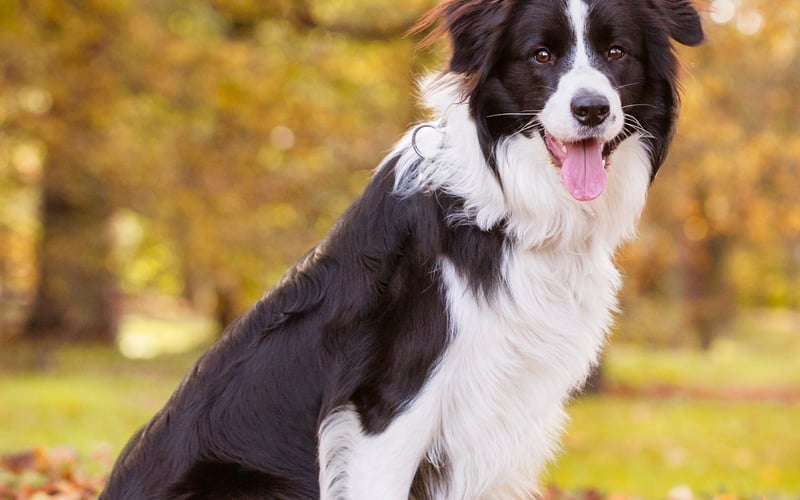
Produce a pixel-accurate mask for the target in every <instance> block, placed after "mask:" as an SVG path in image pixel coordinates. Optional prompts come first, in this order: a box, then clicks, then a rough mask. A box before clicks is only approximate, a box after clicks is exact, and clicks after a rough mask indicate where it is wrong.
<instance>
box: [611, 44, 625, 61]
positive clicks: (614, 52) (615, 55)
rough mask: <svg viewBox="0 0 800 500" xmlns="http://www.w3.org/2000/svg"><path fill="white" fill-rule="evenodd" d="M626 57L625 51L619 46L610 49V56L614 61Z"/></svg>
mask: <svg viewBox="0 0 800 500" xmlns="http://www.w3.org/2000/svg"><path fill="white" fill-rule="evenodd" d="M623 57H625V51H624V50H622V49H621V48H619V47H611V48H610V49H608V58H609V59H610V60H612V61H619V60H620V59H622V58H623Z"/></svg>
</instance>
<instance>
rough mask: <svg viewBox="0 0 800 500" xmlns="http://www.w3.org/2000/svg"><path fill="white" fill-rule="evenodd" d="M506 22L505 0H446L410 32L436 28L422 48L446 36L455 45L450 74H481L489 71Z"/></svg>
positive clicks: (423, 42) (424, 41)
mask: <svg viewBox="0 0 800 500" xmlns="http://www.w3.org/2000/svg"><path fill="white" fill-rule="evenodd" d="M505 20H506V2H505V0H447V1H445V2H444V3H442V4H440V5H439V6H437V7H435V8H434V9H432V10H431V11H430V12H428V14H426V15H425V16H424V17H423V18H422V19H420V21H419V22H418V23H417V24H416V25H414V27H413V28H411V30H410V33H419V32H421V31H424V30H426V29H428V28H429V27H431V26H436V28H435V29H434V30H433V31H432V32H431V33H430V34H429V35H428V36H427V37H425V39H424V40H423V41H422V44H421V45H422V46H427V45H430V44H431V43H433V41H435V40H436V39H438V38H440V37H441V36H443V35H444V34H445V33H446V34H448V35H449V38H450V41H451V43H452V46H453V47H452V48H453V55H452V57H451V58H450V66H449V69H450V71H452V72H455V73H463V74H465V75H475V74H478V75H481V74H484V73H486V72H487V71H488V69H489V66H490V64H491V61H492V57H493V56H494V53H495V49H496V44H497V40H498V39H499V35H500V33H501V32H502V28H503V24H504V23H505Z"/></svg>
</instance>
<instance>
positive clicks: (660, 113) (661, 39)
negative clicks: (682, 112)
mask: <svg viewBox="0 0 800 500" xmlns="http://www.w3.org/2000/svg"><path fill="white" fill-rule="evenodd" d="M437 16H439V17H440V18H442V19H443V21H444V22H443V28H444V29H446V30H447V31H448V32H449V34H450V38H451V40H452V42H453V57H452V59H451V61H450V70H451V71H453V72H457V73H462V74H465V75H467V76H468V79H467V81H468V82H469V88H468V89H466V90H467V92H468V94H469V99H470V104H471V108H472V113H473V118H474V119H475V122H476V123H477V125H478V130H479V137H480V140H481V144H482V147H483V150H484V154H485V155H486V156H487V159H489V163H490V165H492V159H493V152H494V148H495V147H496V145H497V144H498V143H499V142H501V141H502V140H503V139H504V138H507V137H510V136H513V135H515V134H520V133H522V134H525V135H526V136H528V137H530V138H531V139H532V140H542V141H544V143H545V144H546V146H547V150H548V151H549V153H550V156H551V160H552V164H553V165H554V166H555V167H556V168H559V169H560V170H561V177H562V179H563V181H564V185H565V186H566V188H567V190H568V191H569V192H570V194H571V195H572V196H573V197H574V198H576V199H578V200H581V201H586V200H592V199H594V198H596V197H598V196H599V195H600V194H601V193H602V192H603V190H604V188H605V184H606V168H608V167H609V165H608V162H609V161H610V156H611V155H612V153H613V151H614V149H615V148H616V146H617V145H618V144H619V143H620V142H621V141H622V140H624V139H625V138H626V137H628V136H630V135H632V134H633V133H635V132H639V133H640V134H641V136H643V137H644V139H643V140H644V141H646V147H647V148H648V150H649V152H650V156H651V164H652V172H651V173H652V175H655V172H656V170H657V169H658V167H659V166H660V164H661V162H662V161H663V158H664V155H665V151H666V147H667V145H668V143H669V140H670V137H671V134H672V130H673V127H674V120H675V114H676V107H677V91H676V66H677V64H676V61H675V57H674V55H673V54H672V49H671V46H670V38H673V39H675V40H677V41H678V42H681V43H684V44H687V45H696V44H698V43H700V42H701V41H702V39H703V31H702V27H701V24H700V19H699V16H698V15H697V12H696V11H695V10H694V8H693V7H692V6H691V4H690V3H689V1H688V0H452V1H450V2H447V3H445V4H443V5H442V6H440V8H439V9H438V12H437Z"/></svg>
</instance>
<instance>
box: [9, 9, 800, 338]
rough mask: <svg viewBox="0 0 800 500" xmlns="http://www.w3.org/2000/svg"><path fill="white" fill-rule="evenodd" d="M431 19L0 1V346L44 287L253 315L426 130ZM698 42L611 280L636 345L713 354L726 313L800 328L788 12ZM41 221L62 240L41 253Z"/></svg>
mask: <svg viewBox="0 0 800 500" xmlns="http://www.w3.org/2000/svg"><path fill="white" fill-rule="evenodd" d="M433 3H434V1H433V0H411V1H407V2H401V3H397V2H389V1H388V0H372V1H370V2H364V1H358V0H268V1H255V0H139V1H135V2H134V1H130V0H93V1H87V2H72V1H61V0H31V1H25V2H23V1H20V0H5V1H2V2H0V250H1V251H0V309H2V311H3V313H4V316H3V317H2V318H0V328H3V327H4V328H5V330H0V334H3V332H4V331H5V332H6V333H7V332H9V331H15V330H19V329H20V328H21V327H22V325H23V323H22V317H23V316H22V314H21V313H20V311H24V310H25V308H24V307H21V306H22V305H27V306H28V310H31V309H34V310H35V307H34V308H31V307H30V304H31V303H33V302H34V296H35V295H36V294H35V293H34V292H35V290H36V287H37V284H39V287H40V288H41V284H42V283H45V282H47V279H48V275H49V274H55V272H54V271H52V270H51V269H52V268H53V266H56V267H58V266H61V267H68V268H71V269H72V272H67V273H64V274H63V275H64V276H66V278H62V281H63V280H67V283H62V284H61V288H59V290H61V291H60V292H58V293H60V294H61V300H64V301H70V300H74V299H75V297H76V296H78V295H81V293H79V292H78V290H79V289H78V288H75V286H77V285H76V283H75V282H81V281H87V280H82V279H81V278H80V276H85V275H87V274H91V272H92V269H91V268H92V267H94V268H101V271H102V270H105V271H107V272H108V273H109V274H110V275H111V276H112V277H113V282H112V283H110V284H108V283H106V282H104V281H103V280H102V279H100V280H99V281H98V283H100V285H98V286H106V287H109V290H108V291H106V292H105V293H104V294H101V295H99V296H98V297H99V299H98V300H106V301H108V300H109V299H108V297H114V298H115V299H114V300H118V299H117V298H118V297H120V296H122V297H132V296H133V297H136V296H143V295H152V294H154V293H157V294H167V295H175V296H181V297H183V298H185V299H186V300H187V301H188V302H189V303H191V304H193V305H194V306H195V307H197V308H200V309H203V310H205V311H216V315H217V317H218V318H219V320H220V321H223V322H225V321H227V320H229V319H230V317H231V316H232V315H233V314H236V313H237V312H240V311H241V310H243V309H244V308H245V307H247V306H248V304H249V303H251V302H252V301H253V300H254V299H256V298H257V297H258V296H259V295H261V294H262V293H263V291H264V290H265V289H266V288H268V287H269V286H271V284H272V283H274V282H275V281H276V280H277V279H278V278H279V277H280V275H281V274H282V273H283V272H284V270H285V269H286V267H287V266H288V265H290V264H291V262H293V261H294V260H295V259H296V258H297V257H299V256H300V255H302V254H303V253H304V252H305V251H306V250H307V249H308V248H309V247H310V246H311V245H313V244H314V242H316V241H317V240H318V239H319V238H320V237H321V236H322V235H323V234H324V233H325V232H326V231H327V230H328V229H329V227H330V225H331V224H332V222H333V221H334V220H335V218H336V217H337V216H338V214H339V213H341V212H342V210H343V209H344V208H345V207H346V206H347V205H348V204H349V203H350V202H351V200H352V199H353V198H355V197H356V196H357V195H358V193H359V192H360V191H361V189H362V188H363V186H364V184H365V183H366V181H367V179H368V178H369V176H370V173H371V171H372V169H373V168H374V167H375V165H377V163H378V162H379V161H380V159H381V157H382V155H383V154H385V152H386V151H387V150H388V149H389V148H390V146H391V145H392V144H393V143H394V141H396V140H397V138H398V137H399V136H400V134H401V132H402V130H403V129H404V128H405V127H406V126H407V125H408V124H409V123H410V122H413V121H414V120H415V119H416V118H417V117H418V115H417V113H418V112H417V111H416V107H415V102H414V94H415V86H414V82H415V79H416V78H417V77H419V76H420V75H421V74H423V73H425V72H427V71H430V70H432V69H434V68H436V67H437V66H438V65H439V63H440V62H441V54H435V53H423V54H419V53H417V52H416V50H415V49H416V47H415V45H416V40H415V39H413V38H407V37H403V36H402V35H403V33H404V31H405V30H406V29H407V28H408V27H409V26H410V25H411V24H412V23H413V20H414V19H415V18H416V17H418V16H419V15H420V14H421V13H422V12H424V11H425V9H427V8H428V7H430V6H431V5H432V4H433ZM706 27H707V30H708V35H709V36H708V38H709V40H708V43H707V44H706V45H705V46H704V47H702V48H700V49H699V50H698V49H693V50H691V51H689V50H687V51H685V52H683V51H682V52H681V57H682V59H683V61H684V64H685V71H684V75H683V78H684V87H685V98H684V106H683V111H682V117H681V120H680V123H679V130H678V133H677V136H676V141H675V146H674V147H673V149H672V153H671V155H670V158H669V160H668V164H667V165H665V166H664V168H663V169H662V170H661V173H660V174H659V178H658V179H657V180H656V183H655V185H654V187H653V190H652V192H651V196H650V201H649V205H648V209H647V212H646V214H645V220H644V222H643V225H642V229H641V237H640V239H639V241H638V242H636V243H634V244H632V245H630V246H628V247H627V248H626V249H625V251H624V252H623V254H622V256H621V258H620V261H621V264H622V265H623V267H624V269H625V270H626V274H627V275H628V279H627V285H626V289H625V291H624V293H623V301H624V308H625V310H626V314H630V316H629V317H630V318H633V319H634V320H635V321H634V320H628V321H625V323H623V325H622V327H621V332H622V334H624V335H626V336H629V337H632V338H637V339H641V340H645V341H653V342H659V343H663V342H672V343H685V342H687V341H692V342H695V341H697V340H696V339H699V343H700V344H702V345H704V346H707V345H709V344H710V342H711V339H713V337H714V336H716V335H718V334H719V333H721V332H722V331H723V330H724V329H725V326H726V321H725V320H726V319H727V318H730V317H732V316H733V314H734V313H735V311H736V309H737V308H738V307H753V306H768V307H782V308H795V307H798V306H800V286H798V280H800V183H798V182H797V181H796V179H797V177H798V168H799V167H800V140H798V139H797V137H798V128H799V127H800V125H799V124H798V121H797V119H796V115H797V114H798V112H799V111H800V104H799V103H798V99H800V97H799V96H798V94H797V92H796V89H795V88H794V87H796V85H797V83H798V82H800V69H798V68H800V66H799V65H798V53H800V50H798V47H797V45H798V43H800V32H799V31H798V30H800V4H798V3H797V2H796V1H795V0H780V1H778V0H776V1H772V2H769V3H767V2H757V1H756V0H713V1H712V2H711V3H710V9H709V11H708V13H707V14H706ZM53 199H59V200H62V201H64V203H65V204H66V206H69V207H71V208H72V211H71V212H70V213H71V215H70V219H71V221H72V223H74V224H75V225H74V226H68V230H67V231H66V233H67V234H65V235H62V236H61V241H60V242H56V243H48V241H49V240H48V239H47V238H48V235H51V234H57V229H58V228H57V227H55V226H54V224H56V225H57V224H60V225H61V226H62V230H63V226H64V225H65V224H67V223H66V222H62V223H59V222H58V221H56V222H55V223H54V222H53V220H52V218H51V217H48V216H47V214H48V209H49V208H52V206H53V203H52V202H51V200H53ZM62 232H63V231H62ZM64 242H67V243H64ZM101 254H102V255H101ZM48 260H49V261H50V264H47V265H46V262H47V261H48ZM76 269H77V271H75V270H76ZM69 280H73V281H72V282H69ZM104 307H105V309H107V310H111V311H112V312H114V310H115V309H114V307H110V306H108V304H107V303H105V306H104ZM665 311H666V312H668V313H670V314H668V316H672V317H673V318H674V319H670V320H669V321H664V320H663V318H664V316H665Z"/></svg>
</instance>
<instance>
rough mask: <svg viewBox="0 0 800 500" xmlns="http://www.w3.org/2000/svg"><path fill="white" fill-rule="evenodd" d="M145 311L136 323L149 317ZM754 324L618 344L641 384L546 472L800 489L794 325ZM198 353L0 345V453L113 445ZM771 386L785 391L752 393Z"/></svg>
mask: <svg viewBox="0 0 800 500" xmlns="http://www.w3.org/2000/svg"><path fill="white" fill-rule="evenodd" d="M137 321H138V322H134V323H132V325H134V326H136V328H130V329H129V330H128V333H127V334H128V335H135V334H136V332H137V331H141V330H143V329H147V328H146V327H147V326H148V323H147V322H146V321H143V320H137ZM759 325H763V322H759V321H755V322H753V323H752V324H751V325H750V326H748V327H746V328H743V329H742V330H741V331H737V332H736V333H735V335H733V336H732V337H731V338H729V339H723V340H722V341H720V342H719V343H718V344H717V345H716V347H715V348H714V350H712V351H711V352H710V353H706V354H703V353H698V352H695V351H688V350H663V349H662V350H647V349H643V348H641V347H635V346H628V345H624V344H622V343H619V342H616V343H612V345H611V346H610V348H609V350H608V355H607V358H606V359H607V364H606V374H607V377H608V379H609V382H610V383H611V385H612V386H626V387H629V388H633V389H634V390H631V391H629V392H627V393H625V394H628V396H627V397H618V396H602V397H584V398H580V399H578V400H576V401H575V402H573V403H572V404H571V405H570V408H569V413H570V415H571V417H572V421H571V423H570V424H569V425H568V427H567V429H566V433H565V438H564V448H563V452H562V453H561V454H560V455H559V458H558V460H557V462H556V463H554V464H552V465H551V467H550V468H549V471H548V474H547V476H546V481H551V482H553V483H554V484H557V485H558V486H559V487H561V488H563V489H568V490H576V489H585V488H586V489H588V488H592V489H599V490H600V491H602V492H604V493H607V494H610V495H611V494H617V493H618V494H625V495H628V496H629V497H630V496H634V497H638V498H647V499H651V498H652V499H659V498H665V497H666V495H667V493H668V492H669V491H670V490H671V489H672V488H674V487H676V486H678V485H686V486H688V487H690V488H691V489H692V490H693V491H694V492H695V494H697V495H699V496H698V498H704V497H705V496H706V495H711V494H717V493H720V492H732V493H736V494H739V495H742V496H750V495H765V496H767V497H768V498H787V499H788V498H791V499H793V500H796V499H797V498H800V431H798V428H797V426H798V424H800V404H798V398H797V395H798V394H800V362H798V359H800V341H799V340H800V338H798V337H799V336H800V333H798V330H796V329H793V328H786V329H784V330H781V331H779V332H777V333H775V332H770V334H769V335H766V336H765V335H764V334H763V332H760V331H758V329H757V327H758V326H759ZM145 334H147V335H149V333H148V332H145ZM148 338H149V339H150V340H152V338H153V336H152V335H150V337H148ZM176 342H177V343H179V342H178V340H175V339H172V340H170V343H169V345H171V346H174V345H177V344H176ZM170 349H171V348H166V349H163V350H162V351H169V350H170ZM173 350H175V349H173ZM199 353H200V352H199V351H193V352H190V353H185V354H179V355H176V354H172V355H168V356H161V357H157V358H155V359H146V360H145V359H140V360H131V359H126V358H124V357H122V356H121V355H120V354H119V353H118V352H117V351H115V350H113V349H110V348H96V347H93V348H81V347H68V348H53V349H43V348H41V346H23V347H15V348H13V350H12V349H9V348H8V347H6V346H0V454H1V453H4V452H12V451H18V450H23V449H28V448H31V447H35V446H45V447H55V446H61V445H68V446H71V447H74V448H75V449H77V450H78V451H79V452H80V453H81V454H82V455H83V456H89V455H91V454H92V453H93V451H94V450H97V449H98V448H101V449H106V450H108V449H110V450H111V453H112V454H116V453H118V452H119V450H121V448H122V446H124V444H125V442H127V440H128V439H129V437H130V435H131V434H132V433H133V432H134V431H135V430H136V429H137V428H138V427H140V426H141V425H142V424H144V423H145V422H146V421H147V420H148V419H149V418H150V417H151V416H152V415H153V414H154V413H155V412H156V411H158V409H159V408H160V407H161V406H162V405H163V403H164V402H165V401H166V399H167V398H168V397H169V395H170V394H171V392H172V391H173V390H174V388H175V387H176V385H177V384H178V382H179V381H180V379H181V378H182V376H183V374H184V373H185V372H186V371H187V370H188V369H189V367H190V366H191V365H192V363H193V361H194V359H196V358H197V356H199ZM663 384H666V385H669V386H677V387H683V388H693V389H701V390H702V391H704V392H702V394H704V396H703V398H702V400H696V399H691V398H681V397H673V396H674V394H675V393H672V392H669V393H658V392H655V393H654V392H648V391H647V390H646V389H647V388H648V387H652V386H658V385H663ZM776 387H779V388H782V389H786V390H787V391H788V394H789V397H784V396H780V397H778V398H777V399H775V400H774V401H770V402H758V398H753V397H752V395H753V394H756V395H757V394H758V392H759V391H762V390H763V391H764V392H766V393H768V394H769V391H771V390H773V389H774V388H776ZM739 388H748V389H749V391H750V392H748V393H747V394H749V396H748V397H746V398H744V399H741V398H731V397H730V392H729V390H730V389H739ZM638 389H642V390H638ZM678 394H679V395H680V394H681V393H678ZM687 394H690V395H692V394H695V395H696V394H697V393H696V392H691V391H690V392H688V393H687ZM781 394H786V393H785V392H784V393H781ZM654 395H655V396H658V397H653V396H654ZM767 399H768V400H769V398H767Z"/></svg>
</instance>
